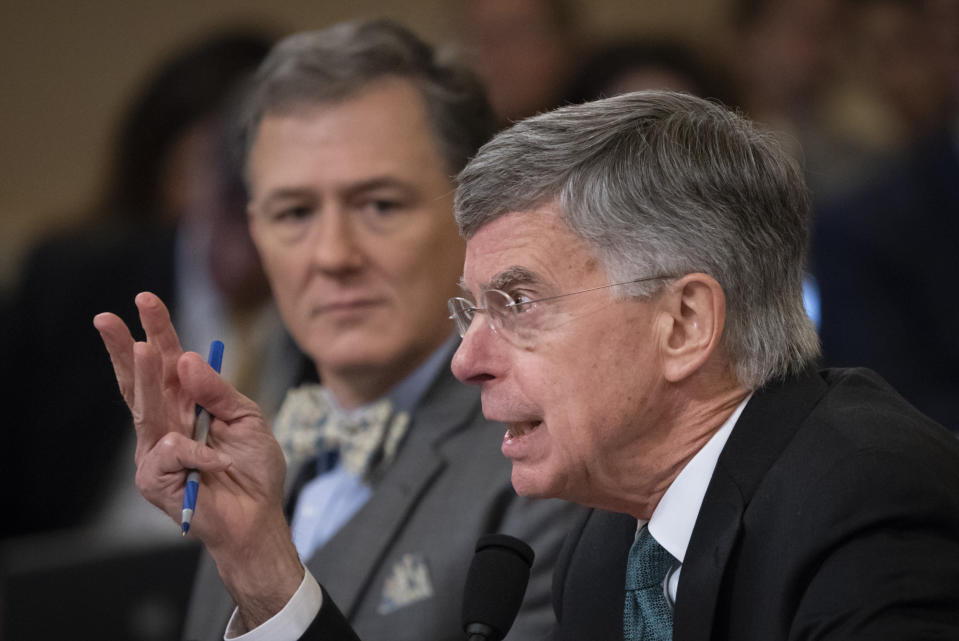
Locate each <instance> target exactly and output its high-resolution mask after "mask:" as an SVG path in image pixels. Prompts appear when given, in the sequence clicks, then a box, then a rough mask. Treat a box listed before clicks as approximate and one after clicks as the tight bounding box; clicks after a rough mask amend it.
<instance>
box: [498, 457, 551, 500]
mask: <svg viewBox="0 0 959 641" xmlns="http://www.w3.org/2000/svg"><path fill="white" fill-rule="evenodd" d="M510 481H511V482H512V484H513V489H514V490H516V493H517V494H519V495H520V496H525V497H528V498H531V499H550V498H555V497H556V496H557V495H556V493H555V491H551V488H550V484H549V483H545V482H544V480H543V479H541V478H537V476H536V475H535V474H533V473H531V471H530V470H524V469H517V465H516V464H515V463H514V464H513V473H512V475H511V477H510Z"/></svg>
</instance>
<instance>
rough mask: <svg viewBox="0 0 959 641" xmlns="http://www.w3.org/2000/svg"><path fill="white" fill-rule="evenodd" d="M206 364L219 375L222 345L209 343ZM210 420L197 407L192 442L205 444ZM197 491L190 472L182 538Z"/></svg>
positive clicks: (197, 483) (197, 478) (196, 477)
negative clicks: (208, 355) (208, 354)
mask: <svg viewBox="0 0 959 641" xmlns="http://www.w3.org/2000/svg"><path fill="white" fill-rule="evenodd" d="M207 362H208V363H209V364H210V367H212V368H213V369H214V370H216V373H217V374H219V373H220V365H221V364H222V363H223V343H221V342H220V341H213V342H212V343H210V357H209V358H208V359H207ZM210 420H211V419H210V413H209V412H207V411H206V410H205V409H203V408H202V407H200V406H199V405H197V406H196V422H195V423H194V424H193V440H195V441H197V442H199V443H203V444H206V435H207V434H208V433H209V432H210ZM199 491H200V473H199V472H198V471H197V470H190V473H189V474H187V477H186V487H185V488H184V489H183V516H182V517H181V519H180V527H181V529H182V531H183V536H186V533H187V532H189V531H190V521H192V520H193V512H195V511H196V496H197V493H198V492H199Z"/></svg>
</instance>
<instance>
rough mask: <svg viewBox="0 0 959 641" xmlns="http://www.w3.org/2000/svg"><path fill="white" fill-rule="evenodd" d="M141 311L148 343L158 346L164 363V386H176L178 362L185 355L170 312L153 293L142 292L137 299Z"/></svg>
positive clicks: (141, 320)
mask: <svg viewBox="0 0 959 641" xmlns="http://www.w3.org/2000/svg"><path fill="white" fill-rule="evenodd" d="M135 302H136V305H137V309H138V310H139V311H140V324H141V325H143V330H144V331H145V332H146V336H147V342H149V343H152V344H153V345H155V346H156V348H157V350H158V351H159V354H160V358H161V362H162V363H163V384H164V385H165V386H167V387H170V386H173V385H176V383H177V381H176V362H177V359H178V358H180V355H181V354H183V348H182V347H180V339H179V338H178V337H177V334H176V330H175V329H173V323H172V322H171V321H170V312H169V311H168V310H167V308H166V305H164V304H163V301H161V300H160V298H159V297H158V296H157V295H156V294H153V293H151V292H141V293H139V294H137V297H136V299H135Z"/></svg>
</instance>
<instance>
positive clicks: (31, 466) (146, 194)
mask: <svg viewBox="0 0 959 641" xmlns="http://www.w3.org/2000/svg"><path fill="white" fill-rule="evenodd" d="M270 44H271V39H270V38H267V37H265V36H263V35H260V34H254V33H247V32H230V33H224V34H219V35H215V36H213V37H210V38H207V39H204V40H203V41H201V42H199V43H196V44H194V45H193V46H191V47H189V48H187V49H184V50H181V51H180V52H178V53H177V54H176V55H175V56H174V57H173V58H172V59H171V60H168V61H167V62H166V64H164V65H162V67H161V68H160V69H159V70H158V71H157V72H156V73H155V74H154V75H153V76H152V77H151V78H150V79H149V81H148V83H147V84H146V87H145V88H144V89H143V90H142V91H141V93H140V94H139V98H138V99H137V100H136V101H135V102H134V104H133V105H132V107H131V109H130V111H129V114H128V116H127V117H126V118H125V121H124V122H123V123H122V125H121V127H120V128H119V132H118V137H117V140H116V149H115V154H114V156H115V157H114V161H113V164H114V167H113V169H112V171H111V174H110V182H109V185H108V186H107V189H106V190H105V193H104V195H103V197H102V199H101V202H100V203H99V204H97V205H96V206H95V207H94V209H93V211H92V213H91V214H90V215H89V216H88V217H87V220H85V221H84V222H83V223H81V224H80V225H78V226H76V227H74V228H72V229H68V230H64V231H59V232H56V233H53V234H51V235H50V236H48V237H47V238H45V239H43V240H41V241H40V242H39V243H38V245H37V246H36V247H34V248H33V249H32V250H31V251H30V252H29V253H28V255H27V258H26V260H25V261H24V263H23V265H22V268H21V278H20V281H19V283H18V286H17V288H16V290H15V292H14V293H13V297H12V300H11V301H9V303H8V309H6V310H3V311H4V318H3V320H2V326H3V329H4V330H5V332H4V336H3V338H2V339H0V340H2V341H3V343H2V344H0V348H2V350H3V354H2V355H0V356H2V362H3V366H2V368H3V369H2V372H3V381H2V384H3V389H4V390H5V393H7V394H8V398H9V401H10V402H9V403H8V407H10V408H11V409H12V411H13V415H12V416H11V417H10V419H9V420H8V422H7V423H6V425H4V427H3V446H2V448H0V449H2V450H3V458H4V460H3V461H2V468H3V471H2V485H3V488H4V491H5V492H8V493H9V494H10V495H9V496H7V497H6V498H5V500H4V504H3V505H4V518H3V519H2V523H3V525H2V526H0V538H5V537H10V536H14V535H24V534H31V533H40V532H48V531H52V530H59V529H63V528H71V527H75V526H79V525H83V524H85V523H86V522H87V521H89V520H90V519H91V518H92V516H93V514H94V513H95V511H96V510H97V509H98V508H99V505H100V503H102V501H103V500H104V499H105V494H106V492H107V491H108V487H107V486H108V483H109V478H110V476H111V472H112V471H113V470H114V468H115V467H116V463H115V461H116V460H117V456H118V453H119V452H120V448H122V446H123V444H124V442H125V439H126V438H127V437H128V432H129V431H130V430H131V429H132V428H131V426H130V417H129V413H128V411H127V409H126V407H125V406H124V404H123V402H122V400H121V398H120V395H119V393H118V391H117V390H116V385H115V384H114V383H113V380H114V378H113V372H112V370H111V367H110V364H109V362H106V360H105V359H104V352H103V347H102V345H101V344H100V341H99V339H98V337H97V334H96V331H95V330H94V329H93V326H92V322H91V319H92V317H93V315H94V314H95V313H97V312H98V311H100V310H102V309H116V310H119V311H120V312H121V313H122V314H124V316H125V318H127V319H128V321H129V322H135V321H136V318H137V315H136V310H135V308H134V306H133V304H132V301H133V296H134V295H135V294H136V293H137V292H140V291H143V290H146V289H149V290H152V291H154V292H156V293H157V294H159V295H160V296H164V297H165V298H166V299H167V300H175V297H174V289H175V281H176V267H175V264H176V258H175V253H176V251H177V250H176V246H177V242H178V241H177V233H178V232H177V230H178V229H179V228H181V227H182V223H183V221H185V220H186V219H187V218H189V217H190V216H197V217H198V216H199V214H197V213H195V212H192V211H190V210H191V209H201V208H204V207H205V206H204V205H203V204H202V203H209V202H217V203H218V205H219V206H221V207H223V208H230V207H239V212H240V213H239V214H238V215H237V218H238V219H239V220H241V221H243V208H244V205H245V199H244V197H243V195H242V192H241V193H240V194H237V195H233V194H235V193H236V191H237V183H238V181H236V180H234V179H233V178H231V177H230V172H229V170H228V169H227V167H226V166H225V165H222V166H221V163H225V162H227V160H228V157H227V155H226V154H225V153H223V154H220V152H219V151H218V150H219V149H221V148H222V145H220V144H219V138H218V136H219V134H218V133H217V132H218V131H219V125H218V118H219V114H221V113H222V112H223V110H224V109H225V108H226V101H227V100H228V99H229V98H230V96H231V95H232V93H233V92H234V91H235V90H236V89H237V85H238V83H239V82H240V81H241V80H242V79H243V78H245V77H246V75H247V74H248V73H249V72H250V71H252V69H254V68H255V66H256V65H257V64H258V62H259V61H260V59H261V58H262V57H263V56H264V55H265V53H266V51H267V50H268V48H269V46H270ZM198 202H199V203H201V204H199V205H198V204H197V203H198ZM234 203H235V204H234ZM243 224H244V226H245V221H243ZM254 289H256V288H255V287H253V286H251V287H250V290H254Z"/></svg>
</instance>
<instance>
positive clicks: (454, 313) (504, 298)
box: [446, 276, 673, 344]
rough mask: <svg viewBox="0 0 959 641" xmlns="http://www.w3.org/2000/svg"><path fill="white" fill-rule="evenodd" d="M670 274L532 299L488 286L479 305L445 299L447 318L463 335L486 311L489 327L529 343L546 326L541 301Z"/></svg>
mask: <svg viewBox="0 0 959 641" xmlns="http://www.w3.org/2000/svg"><path fill="white" fill-rule="evenodd" d="M670 278H673V277H672V276H649V277H647V278H637V279H635V280H627V281H624V282H621V283H609V284H608V285H600V286H598V287H590V288H589V289H581V290H579V291H577V292H569V293H567V294H558V295H556V296H546V297H544V298H537V299H535V300H520V301H517V300H515V299H514V298H513V297H512V296H510V295H509V294H507V293H506V292H504V291H503V290H501V289H487V290H485V291H484V292H483V293H482V294H481V295H480V306H479V307H477V306H476V305H474V304H473V302H472V301H470V300H468V299H466V298H462V297H459V296H457V297H455V298H451V299H449V300H448V301H447V303H446V304H447V306H448V307H449V310H450V319H451V320H453V321H454V322H455V323H456V331H457V332H459V335H460V337H463V336H465V335H466V332H467V331H468V330H469V328H470V325H472V324H473V318H474V317H475V316H476V312H485V313H486V314H487V316H488V317H489V326H490V328H491V329H492V330H493V331H494V332H496V333H498V334H500V335H502V336H504V337H505V338H507V339H514V342H516V341H518V342H519V343H521V344H528V343H529V342H530V340H531V338H532V337H533V336H534V335H535V334H536V333H537V332H538V331H541V330H543V329H546V327H547V326H548V325H549V322H548V321H549V316H550V315H549V313H548V312H547V311H546V308H544V307H543V306H542V305H541V304H542V303H546V302H551V301H556V300H559V299H561V298H568V297H570V296H576V295H578V294H585V293H587V292H595V291H597V290H601V289H609V288H610V287H616V286H617V285H632V284H633V283H644V282H649V281H653V280H666V279H670Z"/></svg>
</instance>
